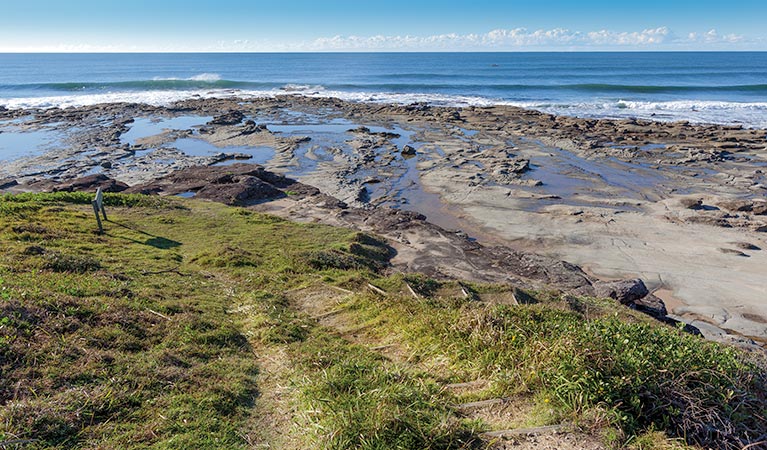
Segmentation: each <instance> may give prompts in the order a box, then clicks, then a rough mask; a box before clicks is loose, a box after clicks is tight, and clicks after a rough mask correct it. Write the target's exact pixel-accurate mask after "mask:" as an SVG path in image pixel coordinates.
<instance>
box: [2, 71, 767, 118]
mask: <svg viewBox="0 0 767 450" xmlns="http://www.w3.org/2000/svg"><path fill="white" fill-rule="evenodd" d="M203 75H205V76H207V75H215V74H201V75H197V77H201V76H203ZM286 93H289V94H292V95H302V96H306V97H335V98H339V99H342V100H347V101H351V102H366V103H393V104H411V103H428V104H431V105H437V106H493V105H510V106H518V107H522V108H528V109H536V110H540V111H543V112H548V113H552V114H562V115H569V116H577V117H591V118H645V119H651V120H658V121H674V120H687V121H690V122H694V123H716V124H742V125H743V126H746V127H754V128H767V103H763V102H754V103H739V102H718V101H692V100H682V101H666V102H639V101H617V102H599V101H595V102H582V103H554V102H540V101H539V102H531V101H526V102H519V101H507V100H498V99H492V98H485V97H478V96H460V95H447V94H430V93H421V94H419V93H408V94H405V93H387V92H374V93H370V92H347V91H335V90H326V89H325V88H323V87H322V86H309V85H287V86H283V87H282V88H279V89H271V90H235V89H211V90H188V91H177V90H163V91H143V92H114V93H103V94H88V95H65V96H55V97H27V98H6V99H0V105H1V106H5V107H6V108H9V109H19V108H51V107H59V108H68V107H77V106H90V105H96V104H101V103H145V104H149V105H154V106H165V105H169V104H171V103H173V102H176V101H180V100H186V99H190V98H231V97H243V98H263V97H274V96H276V95H285V94H286Z"/></svg>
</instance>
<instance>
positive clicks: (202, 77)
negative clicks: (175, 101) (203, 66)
mask: <svg viewBox="0 0 767 450" xmlns="http://www.w3.org/2000/svg"><path fill="white" fill-rule="evenodd" d="M152 80H154V81H204V82H207V83H215V82H216V81H221V75H219V74H217V73H201V74H198V75H195V76H192V77H189V78H177V77H154V78H152Z"/></svg>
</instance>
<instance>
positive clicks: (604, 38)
mask: <svg viewBox="0 0 767 450" xmlns="http://www.w3.org/2000/svg"><path fill="white" fill-rule="evenodd" d="M762 44H765V42H764V40H762V39H753V38H748V37H746V36H743V35H739V34H733V33H730V34H721V33H719V32H718V31H717V30H716V29H711V30H708V31H703V32H690V33H687V34H684V35H678V34H676V33H674V32H673V31H672V30H671V29H670V28H669V27H665V26H662V27H657V28H648V29H644V30H641V31H611V30H606V29H602V30H598V31H589V32H582V31H574V30H570V29H567V28H552V29H537V30H529V29H527V28H513V29H495V30H492V31H488V32H486V33H468V34H460V33H446V34H434V35H427V36H417V35H382V34H378V35H370V36H358V35H347V36H344V35H335V36H332V37H320V38H315V39H308V40H299V41H294V42H285V41H282V42H278V41H269V40H264V39H235V40H217V41H215V42H211V43H206V42H198V43H193V44H174V43H170V42H169V43H166V44H161V45H156V44H153V45H151V46H147V45H136V44H131V45H121V44H119V43H108V44H107V43H105V44H96V45H94V44H90V43H59V44H55V45H44V46H18V45H17V46H15V47H13V46H10V47H9V46H8V45H7V44H6V46H5V47H4V46H3V45H2V43H0V52H73V53H76V52H378V51H437V52H439V51H589V50H602V51H605V50H608V51H609V50H614V51H621V50H639V51H641V50H645V51H653V50H656V51H663V50H760V49H761V47H762V46H763V45H762Z"/></svg>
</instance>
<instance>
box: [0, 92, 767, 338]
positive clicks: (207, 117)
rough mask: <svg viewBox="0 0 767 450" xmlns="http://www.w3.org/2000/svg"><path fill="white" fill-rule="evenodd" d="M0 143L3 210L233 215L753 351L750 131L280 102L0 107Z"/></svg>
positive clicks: (754, 173) (761, 156)
mask: <svg viewBox="0 0 767 450" xmlns="http://www.w3.org/2000/svg"><path fill="white" fill-rule="evenodd" d="M3 139H7V140H9V141H10V140H11V139H15V140H16V141H15V142H18V143H19V145H18V148H22V149H23V151H22V152H20V153H19V154H17V155H12V156H11V157H9V156H7V155H0V157H2V158H4V159H6V161H4V162H3V164H2V166H1V167H0V189H2V190H3V191H5V192H22V191H50V190H72V189H79V188H92V187H94V186H96V185H100V186H102V187H104V188H106V189H108V190H112V191H127V192H147V193H161V194H173V195H181V196H186V197H197V198H209V199H212V200H218V201H223V202H226V203H232V204H239V205H244V206H252V207H253V208H255V209H259V210H262V211H268V212H270V213H273V214H277V215H281V216H284V217H288V218H291V219H293V220H298V221H310V222H322V223H329V224H333V225H344V226H349V227H352V228H359V229H363V230H365V231H373V232H375V233H377V234H380V235H382V236H384V237H386V238H387V239H388V240H390V241H391V242H392V245H393V246H394V247H395V249H396V251H397V256H396V257H395V258H394V259H393V261H392V262H393V264H394V265H395V267H397V266H398V267H401V268H403V269H407V270H412V271H419V272H423V273H426V274H427V275H430V276H434V277H443V278H451V277H452V278H462V279H467V280H478V281H490V282H514V283H516V284H519V285H520V286H532V287H536V288H550V289H558V290H563V291H568V292H573V293H579V292H581V293H588V294H597V295H603V296H609V295H610V294H613V295H616V296H620V295H621V294H620V293H619V292H618V293H616V286H619V285H620V286H623V288H626V286H628V288H627V289H629V290H631V289H634V288H637V286H638V283H636V282H628V283H629V285H626V283H627V282H625V281H624V282H623V285H621V284H620V283H618V284H615V283H611V282H612V281H616V280H631V279H641V280H642V282H643V283H642V284H643V285H644V286H645V287H646V288H647V292H649V294H648V293H647V292H643V294H642V295H639V296H638V298H630V299H628V300H626V303H627V304H630V305H631V306H633V307H636V308H638V309H644V310H647V311H648V312H651V313H652V314H653V315H656V316H658V317H665V316H666V313H668V318H669V320H678V321H682V322H686V323H688V324H690V325H691V326H693V327H695V328H697V329H698V330H700V331H701V332H702V333H703V334H704V335H705V336H706V337H709V338H712V339H716V340H722V341H728V342H734V343H736V344H738V345H741V346H745V347H750V348H759V347H763V346H764V345H765V343H767V304H765V302H764V300H765V298H767V269H765V268H767V199H766V198H765V197H766V195H767V179H766V177H767V175H766V174H765V171H767V132H766V131H765V130H761V129H748V128H743V127H740V126H721V125H705V124H694V123H689V122H656V121H649V120H633V119H620V120H617V119H581V118H574V117H565V116H553V115H549V114H545V113H540V112H537V111H531V110H524V109H520V108H516V107H511V106H493V107H464V108H459V107H436V106H430V105H427V104H410V105H393V104H373V103H355V102H346V101H342V100H339V99H334V98H307V97H302V96H293V95H284V96H277V97H274V98H224V99H210V98H206V99H190V100H185V101H181V102H177V103H174V104H171V105H168V106H149V105H144V104H123V103H120V104H102V105H94V106H83V107H76V108H66V109H59V108H46V109H3V108H0V144H2V143H3V142H4V141H3ZM0 147H2V145H0ZM239 162H255V163H257V164H258V165H259V166H254V165H240V164H237V165H232V164H233V163H239ZM200 166H203V167H200ZM259 174H260V175H259ZM267 174H271V175H267ZM282 176H284V177H288V178H287V179H289V180H295V181H284V182H283V183H288V184H286V185H285V186H283V188H284V189H283V190H282V191H280V192H281V193H283V194H284V193H285V192H287V193H288V195H274V194H276V193H275V192H273V191H270V190H269V186H270V185H271V181H274V180H275V179H272V178H269V177H282ZM227 177H228V178H227ZM270 180H271V181H270ZM291 183H294V184H291ZM270 192H271V193H270ZM267 200H268V201H267ZM632 283H633V284H632ZM617 290H618V291H620V289H617ZM640 290H641V289H640ZM624 294H625V292H624ZM645 294H646V295H645ZM629 297H631V296H630V295H629V296H628V297H625V296H624V298H629Z"/></svg>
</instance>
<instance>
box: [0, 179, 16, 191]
mask: <svg viewBox="0 0 767 450" xmlns="http://www.w3.org/2000/svg"><path fill="white" fill-rule="evenodd" d="M18 185H19V182H18V181H16V180H15V179H12V178H7V179H5V180H0V190H3V189H8V188H12V187H14V186H18Z"/></svg>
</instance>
